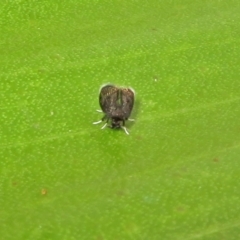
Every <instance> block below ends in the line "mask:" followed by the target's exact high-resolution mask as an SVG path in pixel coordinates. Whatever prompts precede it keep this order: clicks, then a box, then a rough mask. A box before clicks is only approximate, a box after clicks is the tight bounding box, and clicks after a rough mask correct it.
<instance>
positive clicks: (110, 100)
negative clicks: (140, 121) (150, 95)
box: [93, 84, 134, 134]
mask: <svg viewBox="0 0 240 240" xmlns="http://www.w3.org/2000/svg"><path fill="white" fill-rule="evenodd" d="M99 104H100V107H101V109H102V112H103V113H104V116H103V118H102V119H101V120H100V121H98V122H94V123H93V124H98V123H101V122H103V121H106V123H105V124H104V125H103V127H102V129H103V128H105V127H106V126H107V124H108V122H109V120H110V121H111V124H110V126H109V127H110V128H114V129H117V128H122V129H123V130H124V131H125V133H126V134H129V133H128V131H127V129H126V127H125V121H126V120H129V121H134V119H128V118H129V116H130V114H131V111H132V108H133V105H134V90H133V89H131V88H123V87H117V86H114V85H112V84H107V85H104V86H103V87H102V88H101V89H100V94H99ZM100 112H101V111H100Z"/></svg>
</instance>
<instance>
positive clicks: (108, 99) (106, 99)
mask: <svg viewBox="0 0 240 240" xmlns="http://www.w3.org/2000/svg"><path fill="white" fill-rule="evenodd" d="M117 98H118V88H117V87H115V86H114V85H105V86H103V87H102V88H101V91H100V94H99V104H100V106H101V108H102V110H103V112H105V113H106V114H110V113H111V111H112V108H113V107H114V106H115V104H116V102H117Z"/></svg>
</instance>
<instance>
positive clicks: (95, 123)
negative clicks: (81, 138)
mask: <svg viewBox="0 0 240 240" xmlns="http://www.w3.org/2000/svg"><path fill="white" fill-rule="evenodd" d="M101 122H102V120H100V121H97V122H93V124H99V123H101Z"/></svg>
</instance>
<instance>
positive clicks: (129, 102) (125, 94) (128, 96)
mask: <svg viewBox="0 0 240 240" xmlns="http://www.w3.org/2000/svg"><path fill="white" fill-rule="evenodd" d="M133 105H134V91H133V90H132V89H130V88H123V89H122V110H123V112H124V115H125V119H127V118H128V117H129V116H130V114H131V112H132V109H133Z"/></svg>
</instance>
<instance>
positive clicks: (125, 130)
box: [121, 126, 129, 135]
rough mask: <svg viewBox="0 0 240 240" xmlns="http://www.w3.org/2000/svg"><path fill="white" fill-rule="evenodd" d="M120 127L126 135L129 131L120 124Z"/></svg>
mask: <svg viewBox="0 0 240 240" xmlns="http://www.w3.org/2000/svg"><path fill="white" fill-rule="evenodd" d="M121 128H122V129H123V130H124V132H125V133H126V134H127V135H129V132H128V131H127V129H126V127H124V126H121Z"/></svg>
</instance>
